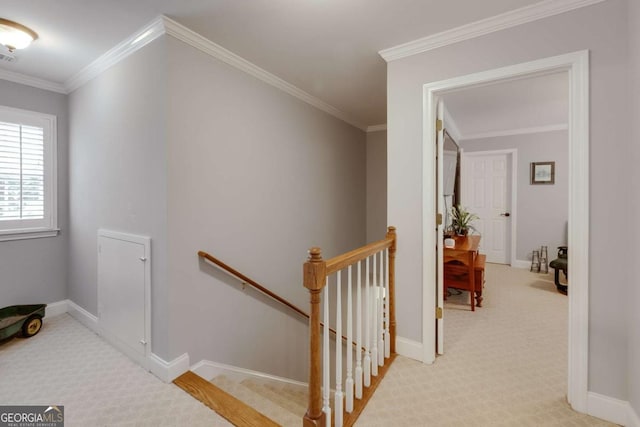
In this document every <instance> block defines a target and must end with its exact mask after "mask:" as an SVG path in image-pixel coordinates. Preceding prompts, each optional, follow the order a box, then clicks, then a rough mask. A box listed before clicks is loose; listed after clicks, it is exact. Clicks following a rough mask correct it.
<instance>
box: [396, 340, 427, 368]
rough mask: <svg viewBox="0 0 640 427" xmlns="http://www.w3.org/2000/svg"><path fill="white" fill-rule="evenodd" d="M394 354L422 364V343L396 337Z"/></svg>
mask: <svg viewBox="0 0 640 427" xmlns="http://www.w3.org/2000/svg"><path fill="white" fill-rule="evenodd" d="M396 353H398V354H399V355H400V356H404V357H408V358H409V359H414V360H417V361H418V362H422V357H423V354H422V343H421V342H418V341H413V340H410V339H408V338H403V337H399V336H396Z"/></svg>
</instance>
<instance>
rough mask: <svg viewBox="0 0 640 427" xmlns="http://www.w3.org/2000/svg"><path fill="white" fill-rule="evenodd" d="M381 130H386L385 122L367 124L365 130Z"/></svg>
mask: <svg viewBox="0 0 640 427" xmlns="http://www.w3.org/2000/svg"><path fill="white" fill-rule="evenodd" d="M381 130H387V124H386V123H384V124H381V125H372V126H367V132H380V131H381Z"/></svg>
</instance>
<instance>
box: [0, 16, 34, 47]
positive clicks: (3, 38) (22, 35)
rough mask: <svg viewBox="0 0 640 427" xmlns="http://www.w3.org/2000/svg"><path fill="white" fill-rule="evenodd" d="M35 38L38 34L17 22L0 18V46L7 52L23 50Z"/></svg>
mask: <svg viewBox="0 0 640 427" xmlns="http://www.w3.org/2000/svg"><path fill="white" fill-rule="evenodd" d="M37 38H38V34H36V32H35V31H33V30H32V29H30V28H27V27H25V26H24V25H21V24H18V23H17V22H13V21H9V20H8V19H3V18H0V44H2V45H4V46H6V47H7V49H9V52H13V51H14V50H16V49H24V48H25V47H27V46H29V45H30V44H31V42H32V41H34V40H36V39H37Z"/></svg>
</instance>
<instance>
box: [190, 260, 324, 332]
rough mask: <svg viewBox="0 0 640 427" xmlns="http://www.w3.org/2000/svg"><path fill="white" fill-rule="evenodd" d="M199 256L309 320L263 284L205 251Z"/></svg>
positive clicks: (299, 310) (306, 315)
mask: <svg viewBox="0 0 640 427" xmlns="http://www.w3.org/2000/svg"><path fill="white" fill-rule="evenodd" d="M198 256H199V257H200V258H204V259H206V260H207V261H209V262H212V263H214V264H215V265H217V266H218V267H220V268H222V269H223V270H226V271H227V272H229V273H231V274H232V275H234V276H236V277H237V278H238V279H240V280H242V281H243V282H244V283H247V284H248V285H251V286H253V287H254V288H256V289H257V290H259V291H260V292H262V293H263V294H265V295H267V296H268V297H270V298H272V299H274V300H276V301H278V302H279V303H280V304H283V305H285V306H287V307H289V308H290V309H291V310H293V311H295V312H296V313H298V314H300V315H301V316H304V317H306V318H307V319H308V318H309V314H307V313H306V312H305V311H303V310H302V309H300V308H298V307H296V306H295V305H293V304H292V303H290V302H289V301H287V300H286V299H284V298H282V297H281V296H279V295H277V294H275V293H273V292H271V291H270V290H269V289H267V288H265V287H264V286H262V285H261V284H259V283H258V282H256V281H255V280H252V279H251V278H249V277H247V276H245V275H244V274H242V273H240V272H239V271H238V270H236V269H235V268H233V267H230V266H228V265H227V264H225V263H224V262H222V261H220V260H219V259H217V258H215V257H213V256H211V255H209V254H208V253H206V252H205V251H198ZM333 333H334V334H335V331H333Z"/></svg>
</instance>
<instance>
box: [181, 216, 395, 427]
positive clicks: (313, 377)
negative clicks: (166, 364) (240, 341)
mask: <svg viewBox="0 0 640 427" xmlns="http://www.w3.org/2000/svg"><path fill="white" fill-rule="evenodd" d="M395 253H396V230H395V227H389V228H388V231H387V235H386V237H385V238H384V239H382V240H379V241H377V242H373V243H370V244H368V245H365V246H362V247H360V248H357V249H354V250H352V251H350V252H347V253H344V254H342V255H338V256H336V257H333V258H331V259H328V260H325V259H323V258H322V255H321V250H320V248H317V247H314V248H311V249H310V250H309V258H308V259H307V261H306V262H305V263H304V266H303V284H304V287H305V288H306V289H307V290H308V291H309V295H310V308H311V310H310V312H309V313H306V312H305V311H303V310H302V309H300V308H298V307H296V306H294V305H293V304H291V303H290V302H288V301H287V300H285V299H284V298H282V297H280V296H278V295H276V294H274V293H273V292H271V291H270V290H268V289H267V288H265V287H264V286H262V285H260V284H259V283H257V282H255V281H254V280H252V279H250V278H249V277H247V276H245V275H244V274H242V273H240V272H239V271H237V270H235V269H233V268H232V267H230V266H229V265H227V264H225V263H223V262H222V261H220V260H218V259H216V258H214V257H213V256H211V255H209V254H208V253H206V252H204V251H200V252H198V255H199V256H200V257H201V259H203V260H206V261H208V262H211V263H213V264H215V265H217V266H218V267H220V268H222V269H223V270H225V271H226V272H228V273H229V274H231V275H233V276H235V277H237V278H238V279H240V280H242V282H243V285H244V284H249V285H251V286H252V287H254V288H255V289H257V290H259V291H260V292H262V293H264V294H265V295H268V296H269V297H271V298H273V299H274V300H276V301H278V302H280V303H281V304H283V305H285V306H287V307H288V308H289V309H291V310H293V311H295V312H296V313H298V314H300V315H302V316H304V317H306V318H308V319H309V349H310V351H309V384H308V386H307V387H303V388H297V389H296V387H294V386H289V385H287V386H283V385H282V384H280V383H278V384H274V383H273V382H270V381H266V380H261V381H256V380H247V379H245V380H239V381H234V380H232V379H230V378H229V377H225V376H218V377H216V378H214V379H213V380H212V381H211V382H208V381H206V380H205V379H203V378H201V377H199V376H198V375H196V374H194V373H193V372H187V373H185V374H183V375H182V376H180V377H178V378H176V380H175V381H174V383H175V384H176V385H178V386H179V387H181V388H182V389H184V390H185V391H187V392H188V393H190V394H191V395H193V396H194V397H195V398H196V399H198V400H200V401H202V402H203V403H204V404H205V405H207V406H209V407H210V408H211V409H213V410H214V411H216V412H217V413H219V414H220V415H221V416H223V417H224V418H226V419H227V420H228V421H230V422H231V423H232V424H234V425H236V426H274V425H282V426H289V425H291V426H299V425H300V422H301V421H302V424H303V425H304V426H305V427H331V426H333V425H335V427H343V426H344V427H349V426H352V425H354V424H355V422H356V420H357V419H358V416H359V415H360V413H361V412H362V410H363V409H364V408H365V406H366V405H367V403H368V402H369V399H370V398H371V397H372V396H373V394H374V392H375V390H376V388H377V387H378V385H379V384H380V381H382V378H383V377H384V375H385V374H386V372H387V370H388V369H389V367H390V366H391V364H392V363H393V360H394V359H395V356H396V354H395V353H396V352H395V341H396V321H395ZM343 282H344V288H343ZM343 290H344V291H345V292H343ZM345 296H346V297H345ZM343 300H344V301H343ZM330 306H331V307H335V313H334V314H335V321H333V319H332V318H330V316H329V314H330V312H331V311H330V309H329V307H330ZM321 307H322V314H321ZM343 307H344V309H343ZM343 318H344V319H346V321H344V322H343ZM330 322H334V324H335V329H333V328H331V327H330V326H329V323H330ZM343 327H344V328H345V329H346V336H345V335H343V334H342V331H343ZM332 340H335V341H333V342H335V345H334V346H333V347H334V349H331V342H332ZM334 351H335V356H334V355H332V353H333V352H334ZM343 365H345V370H344V371H343V369H342V367H343ZM332 374H334V378H333V379H332V378H331V376H332Z"/></svg>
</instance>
